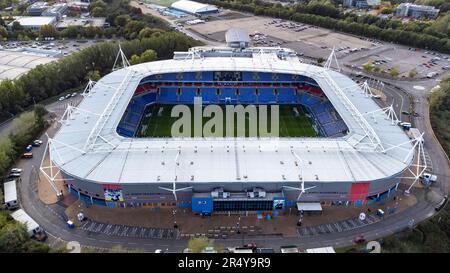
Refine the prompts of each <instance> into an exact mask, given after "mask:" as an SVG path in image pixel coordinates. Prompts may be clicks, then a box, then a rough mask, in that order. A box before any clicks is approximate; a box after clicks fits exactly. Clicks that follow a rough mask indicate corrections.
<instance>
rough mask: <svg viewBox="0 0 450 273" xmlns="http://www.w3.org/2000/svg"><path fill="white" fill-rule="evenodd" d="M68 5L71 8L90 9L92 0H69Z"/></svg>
mask: <svg viewBox="0 0 450 273" xmlns="http://www.w3.org/2000/svg"><path fill="white" fill-rule="evenodd" d="M67 5H68V6H69V9H71V10H88V9H89V6H90V5H91V1H90V0H67Z"/></svg>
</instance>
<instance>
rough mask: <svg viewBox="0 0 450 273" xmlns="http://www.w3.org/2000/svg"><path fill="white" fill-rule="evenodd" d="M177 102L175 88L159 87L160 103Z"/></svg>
mask: <svg viewBox="0 0 450 273" xmlns="http://www.w3.org/2000/svg"><path fill="white" fill-rule="evenodd" d="M177 101H178V95H177V88H175V87H161V88H160V94H159V102H160V103H173V102H177Z"/></svg>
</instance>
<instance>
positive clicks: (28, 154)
mask: <svg viewBox="0 0 450 273" xmlns="http://www.w3.org/2000/svg"><path fill="white" fill-rule="evenodd" d="M22 158H33V153H24V154H23V155H22Z"/></svg>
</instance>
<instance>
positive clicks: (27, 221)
mask: <svg viewBox="0 0 450 273" xmlns="http://www.w3.org/2000/svg"><path fill="white" fill-rule="evenodd" d="M11 216H12V218H14V220H16V221H17V222H19V223H22V224H24V225H25V226H26V227H27V232H28V235H29V236H30V237H31V238H35V239H36V240H38V241H45V239H47V234H46V232H45V230H44V229H43V228H41V227H40V226H39V224H38V223H36V221H34V220H33V218H31V217H30V216H29V215H28V214H27V213H26V212H25V211H24V210H23V209H19V210H17V211H15V212H13V213H11Z"/></svg>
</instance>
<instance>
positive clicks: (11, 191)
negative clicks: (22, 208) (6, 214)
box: [3, 180, 19, 210]
mask: <svg viewBox="0 0 450 273" xmlns="http://www.w3.org/2000/svg"><path fill="white" fill-rule="evenodd" d="M3 187H4V191H3V192H4V193H5V206H6V208H7V209H9V210H13V209H17V208H18V207H19V201H18V200H17V188H16V180H12V181H8V182H5V183H4V184H3Z"/></svg>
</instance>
